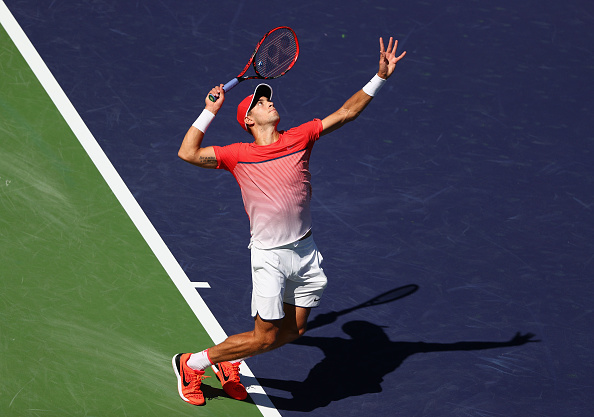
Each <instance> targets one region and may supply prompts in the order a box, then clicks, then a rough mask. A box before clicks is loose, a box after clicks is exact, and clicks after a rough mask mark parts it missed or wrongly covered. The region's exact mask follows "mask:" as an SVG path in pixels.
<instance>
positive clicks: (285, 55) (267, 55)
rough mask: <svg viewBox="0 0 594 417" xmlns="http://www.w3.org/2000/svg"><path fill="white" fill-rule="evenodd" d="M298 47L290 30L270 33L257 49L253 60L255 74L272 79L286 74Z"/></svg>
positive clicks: (293, 60)
mask: <svg viewBox="0 0 594 417" xmlns="http://www.w3.org/2000/svg"><path fill="white" fill-rule="evenodd" d="M297 53H298V47H297V41H296V39H295V35H294V34H293V32H292V31H291V30H288V29H279V30H276V31H274V32H272V33H270V34H269V35H268V36H267V37H266V39H265V40H264V42H263V43H262V44H261V45H260V47H259V48H258V52H257V53H256V56H255V58H254V68H255V70H256V73H257V74H258V75H260V76H262V77H265V78H274V77H278V76H281V75H283V74H284V73H285V72H287V71H288V70H289V69H290V68H291V66H292V65H293V63H294V62H295V58H296V57H297Z"/></svg>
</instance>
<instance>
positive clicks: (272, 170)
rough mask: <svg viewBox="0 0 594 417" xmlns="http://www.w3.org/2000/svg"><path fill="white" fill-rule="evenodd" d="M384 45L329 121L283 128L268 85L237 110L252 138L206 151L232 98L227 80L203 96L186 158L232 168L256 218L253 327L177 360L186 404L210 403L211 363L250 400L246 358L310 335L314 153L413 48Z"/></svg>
mask: <svg viewBox="0 0 594 417" xmlns="http://www.w3.org/2000/svg"><path fill="white" fill-rule="evenodd" d="M379 43H380V59H379V70H378V72H377V74H376V75H375V76H374V77H373V78H372V79H371V80H370V81H369V83H367V84H366V85H365V86H364V87H363V89H361V90H359V91H358V92H356V93H355V94H354V95H353V96H352V97H351V98H349V99H348V100H347V101H346V102H345V103H344V104H343V106H342V107H341V108H340V109H338V110H337V111H336V112H334V113H332V114H331V115H329V116H327V117H326V118H324V119H313V120H312V121H310V122H307V123H304V124H302V125H300V126H298V127H295V128H292V129H289V130H286V131H284V130H281V131H279V130H277V126H278V123H279V121H280V116H279V114H278V112H277V110H276V108H275V107H274V103H273V101H272V88H271V87H270V86H269V85H267V84H260V85H258V86H257V87H256V89H255V91H254V94H252V95H250V96H248V97H246V98H245V99H244V100H243V101H242V102H241V103H240V104H239V106H238V107H237V121H238V122H239V125H240V126H241V127H242V129H244V130H245V131H247V132H248V133H249V134H251V135H252V137H253V142H251V143H235V144H232V145H228V146H207V147H203V146H202V140H203V138H204V133H205V132H206V130H207V128H208V126H209V125H210V123H211V122H212V120H213V119H214V117H215V115H216V114H217V112H218V111H219V109H220V108H221V106H222V105H223V103H224V102H225V92H224V91H223V88H222V87H223V85H222V84H221V85H219V86H217V87H214V88H213V89H212V90H211V91H210V92H209V93H210V94H212V95H214V96H216V97H218V100H217V101H215V102H212V101H211V100H209V99H208V98H206V99H205V103H206V107H205V109H204V110H203V112H202V113H201V115H200V117H198V119H197V120H196V121H195V122H194V124H193V125H192V126H191V127H190V129H189V130H188V132H187V133H186V136H185V137H184V140H183V142H182V144H181V147H180V149H179V153H178V155H179V157H180V158H181V159H183V160H184V161H187V162H189V163H191V164H194V165H197V166H199V167H202V168H212V169H225V170H227V171H229V172H231V174H233V176H234V177H235V179H236V180H237V182H238V184H239V187H240V189H241V194H242V197H243V202H244V205H245V210H246V212H247V214H248V216H249V220H250V231H251V241H250V245H249V247H250V249H251V263H252V287H253V288H252V302H251V304H252V306H251V311H252V316H253V317H254V329H253V330H251V331H249V332H246V333H241V334H236V335H233V336H229V337H228V338H227V339H226V340H224V341H223V342H222V343H220V344H218V345H216V346H212V347H210V348H208V349H205V350H203V351H201V352H198V353H180V354H177V355H175V356H174V357H173V360H172V364H173V369H174V371H175V374H176V376H177V380H178V391H179V395H180V396H181V398H182V399H183V400H184V401H186V402H189V403H191V404H195V405H203V404H204V403H205V400H204V395H203V393H202V391H201V390H200V385H201V381H202V379H203V376H204V370H205V369H206V368H207V367H209V366H212V367H213V370H214V371H215V374H216V375H217V378H218V379H219V380H220V381H221V384H222V386H223V390H224V391H225V392H226V393H227V395H229V396H231V397H232V398H235V399H238V400H243V399H245V398H246V397H247V392H246V390H245V387H244V386H243V385H242V384H241V381H240V376H239V365H240V363H241V362H242V361H243V360H244V359H246V358H248V357H250V356H254V355H258V354H261V353H264V352H268V351H271V350H273V349H276V348H278V347H280V346H283V345H284V344H286V343H289V342H291V341H293V340H295V339H297V338H298V337H299V336H301V335H302V334H303V333H304V332H305V329H306V323H307V318H308V316H309V313H310V311H311V309H312V308H313V307H317V306H318V305H319V303H320V299H321V297H322V293H323V291H324V288H325V287H326V283H327V279H326V275H325V274H324V271H323V270H322V268H321V266H320V264H321V262H322V255H321V254H320V252H319V251H318V248H317V247H316V244H315V242H314V239H313V236H312V231H311V225H312V220H311V213H310V199H311V185H310V177H311V174H310V172H309V157H310V154H311V151H312V148H313V145H314V143H315V142H316V140H318V139H319V138H320V137H321V136H323V135H326V134H328V133H330V132H332V131H334V130H336V129H338V128H340V127H342V126H343V125H345V124H346V123H349V122H351V121H353V120H355V119H356V118H357V116H359V114H360V113H361V112H362V111H363V110H364V109H365V107H367V105H368V104H369V103H370V102H371V100H372V99H373V97H374V95H375V94H376V93H377V92H378V91H379V90H380V88H381V87H382V86H383V85H384V83H385V82H386V80H387V79H388V78H389V77H390V76H391V75H392V73H393V72H394V69H395V67H396V64H397V63H398V61H400V60H401V59H402V58H403V57H404V55H405V54H406V52H403V53H402V54H401V55H399V56H396V49H397V46H398V41H396V40H394V39H393V38H390V41H389V43H388V46H387V47H385V46H384V42H383V39H382V38H380V40H379Z"/></svg>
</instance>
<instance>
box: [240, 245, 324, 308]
mask: <svg viewBox="0 0 594 417" xmlns="http://www.w3.org/2000/svg"><path fill="white" fill-rule="evenodd" d="M251 251H252V286H253V288H252V316H253V317H256V315H259V316H260V318H261V319H263V320H278V319H282V318H283V317H284V316H285V313H284V311H283V303H287V304H291V305H294V306H297V307H317V306H318V305H319V304H320V299H321V298H322V293H323V292H324V288H326V285H327V282H328V279H327V278H326V275H325V274H324V270H323V269H322V268H321V267H320V264H321V263H322V254H321V253H320V252H319V251H318V248H317V246H316V244H315V242H314V240H313V237H312V236H309V237H308V238H306V239H303V240H298V241H297V242H294V243H291V244H289V245H285V246H281V247H278V248H273V249H258V248H256V247H254V246H252V248H251Z"/></svg>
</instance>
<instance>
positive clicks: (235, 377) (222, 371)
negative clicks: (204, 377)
mask: <svg viewBox="0 0 594 417" xmlns="http://www.w3.org/2000/svg"><path fill="white" fill-rule="evenodd" d="M212 370H213V371H214V372H215V374H216V376H217V378H218V379H219V381H221V385H223V391H225V392H226V393H227V395H228V396H230V397H231V398H234V399H236V400H240V401H242V400H245V399H246V398H247V391H246V390H245V387H244V386H243V385H242V383H241V381H240V379H239V362H237V363H231V362H221V363H217V364H215V365H212Z"/></svg>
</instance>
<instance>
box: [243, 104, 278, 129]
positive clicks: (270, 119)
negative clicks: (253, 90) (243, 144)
mask: <svg viewBox="0 0 594 417" xmlns="http://www.w3.org/2000/svg"><path fill="white" fill-rule="evenodd" d="M248 116H249V117H251V118H252V119H253V121H254V123H255V124H256V125H267V124H274V125H275V126H276V125H277V124H278V122H279V121H280V115H279V114H278V111H276V109H275V108H274V103H273V102H272V101H270V100H268V98H266V97H260V99H259V100H258V101H257V102H256V105H255V106H254V107H252V109H251V110H250V112H249V113H248Z"/></svg>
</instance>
